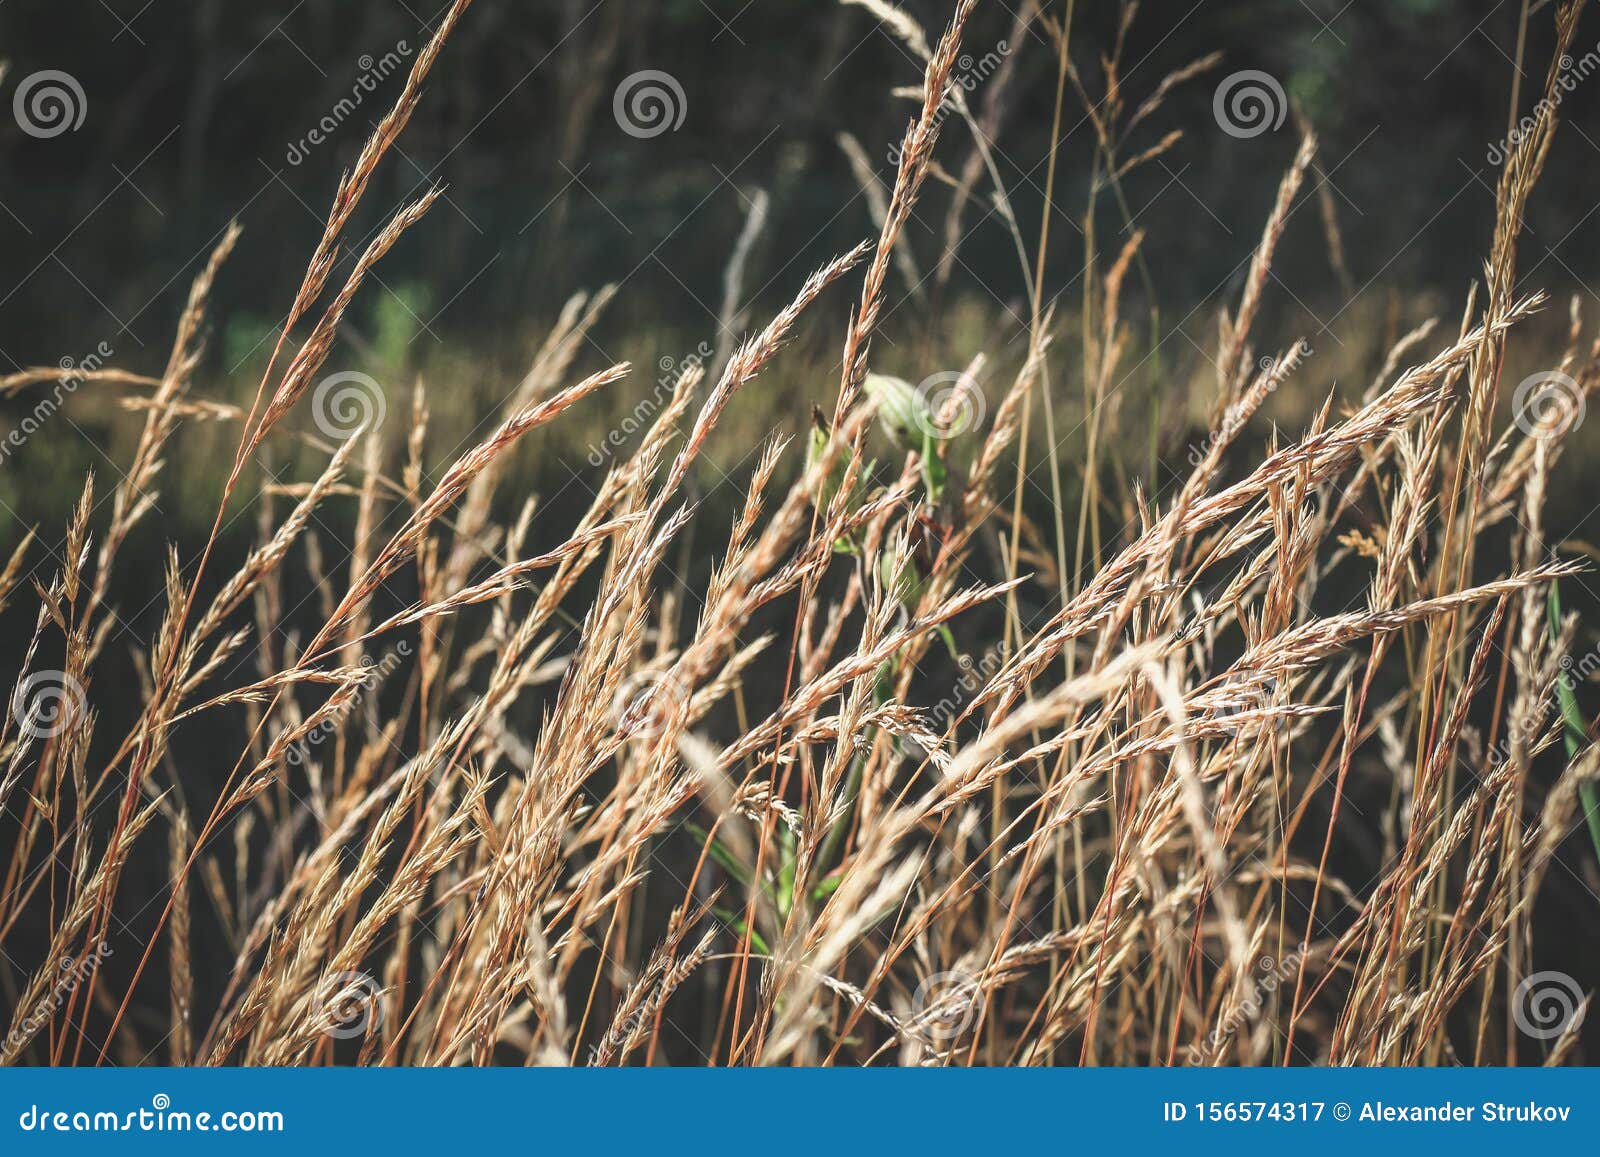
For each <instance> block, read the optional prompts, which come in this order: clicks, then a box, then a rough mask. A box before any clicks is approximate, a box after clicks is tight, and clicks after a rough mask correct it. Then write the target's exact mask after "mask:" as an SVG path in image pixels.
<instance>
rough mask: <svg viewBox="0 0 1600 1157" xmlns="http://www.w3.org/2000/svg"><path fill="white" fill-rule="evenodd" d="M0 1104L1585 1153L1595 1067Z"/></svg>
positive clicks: (115, 1093)
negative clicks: (1551, 1146)
mask: <svg viewBox="0 0 1600 1157" xmlns="http://www.w3.org/2000/svg"><path fill="white" fill-rule="evenodd" d="M0 1108H3V1116H0V1154H12V1153H49V1152H65V1151H82V1152H89V1151H94V1152H106V1153H113V1152H123V1151H131V1152H177V1151H184V1152H188V1151H202V1150H215V1151H223V1152H227V1151H233V1150H240V1151H252V1152H257V1151H258V1152H279V1153H297V1154H305V1153H323V1152H349V1151H351V1149H352V1147H355V1151H358V1152H381V1153H388V1152H390V1151H391V1150H390V1149H388V1148H384V1147H389V1146H392V1147H395V1148H393V1150H392V1151H393V1152H395V1153H397V1154H399V1153H404V1154H411V1153H421V1154H429V1153H441V1154H453V1153H455V1152H458V1151H459V1150H460V1148H461V1147H462V1146H466V1145H473V1144H477V1143H480V1142H489V1143H491V1144H495V1145H505V1146H513V1147H514V1148H510V1149H508V1150H507V1152H508V1153H517V1154H522V1153H560V1154H563V1155H566V1154H572V1153H578V1152H581V1153H584V1154H589V1153H595V1152H603V1153H612V1152H616V1153H648V1154H651V1155H652V1157H654V1155H658V1154H678V1153H682V1154H695V1155H696V1157H708V1155H716V1154H722V1153H729V1154H738V1155H740V1157H744V1155H749V1157H787V1155H791V1154H792V1155H795V1157H800V1155H804V1157H819V1155H821V1154H834V1153H857V1152H871V1153H878V1154H900V1153H911V1154H917V1155H919V1157H920V1155H922V1154H927V1153H960V1154H963V1155H972V1157H977V1155H980V1154H981V1155H984V1157H987V1155H989V1154H999V1153H1005V1154H1013V1153H1014V1154H1019V1155H1021V1154H1027V1155H1029V1157H1033V1155H1044V1154H1067V1153H1084V1152H1097V1153H1098V1152H1106V1151H1107V1147H1110V1146H1115V1147H1116V1150H1115V1151H1116V1152H1117V1153H1119V1154H1121V1153H1146V1152H1150V1153H1180V1152H1181V1153H1183V1154H1185V1157H1187V1155H1188V1154H1192V1153H1199V1152H1217V1153H1227V1154H1229V1155H1230V1157H1239V1155H1240V1154H1242V1153H1245V1152H1247V1151H1248V1150H1249V1148H1250V1147H1251V1146H1255V1145H1262V1146H1267V1145H1270V1146H1273V1147H1274V1149H1280V1148H1281V1147H1282V1146H1284V1145H1290V1146H1293V1149H1292V1150H1290V1152H1291V1153H1292V1154H1293V1157H1303V1155H1304V1154H1311V1153H1340V1154H1344V1155H1346V1157H1349V1154H1351V1153H1352V1152H1354V1153H1357V1154H1360V1155H1362V1157H1364V1155H1365V1154H1366V1153H1368V1152H1398V1151H1402V1150H1409V1151H1415V1147H1416V1146H1417V1145H1418V1144H1419V1143H1420V1144H1427V1143H1429V1142H1434V1143H1439V1144H1446V1145H1449V1146H1450V1147H1451V1150H1450V1152H1451V1154H1452V1157H1455V1155H1456V1154H1459V1153H1464V1152H1478V1151H1483V1152H1490V1151H1492V1152H1495V1153H1498V1154H1502V1155H1503V1154H1504V1153H1505V1152H1506V1149H1505V1147H1506V1146H1507V1145H1510V1144H1527V1143H1529V1142H1532V1143H1535V1144H1539V1145H1544V1144H1548V1143H1551V1142H1556V1143H1562V1144H1566V1143H1570V1142H1573V1141H1588V1142H1592V1141H1593V1140H1595V1139H1596V1137H1597V1136H1600V1129H1597V1122H1600V1070H1593V1069H1558V1070H1543V1069H1514V1070H1512V1069H1427V1070H1399V1069H1244V1070H1240V1069H1228V1070H1218V1069H1204V1070H1200V1069H1187V1070H1178V1069H1174V1070H1129V1069H1117V1070H1112V1069H1055V1070H1042V1069H1028V1070H998V1069H987V1070H984V1069H962V1070H955V1069H937V1070H935V1069H922V1070H916V1069H911V1070H906V1069H870V1070H831V1069H830V1070H748V1069H739V1070H688V1069H676V1070H674V1069H648V1070H647V1069H623V1070H534V1069H492V1070H465V1069H426V1070H424V1069H223V1070H217V1069H100V1070H69V1069H12V1070H6V1071H0ZM1352 1146H1354V1147H1356V1148H1354V1149H1353V1148H1352ZM1555 1151H1556V1150H1549V1152H1555ZM1588 1151H1590V1150H1589V1149H1588V1148H1587V1147H1586V1148H1585V1149H1583V1150H1577V1149H1563V1150H1560V1152H1564V1153H1566V1152H1571V1153H1577V1152H1588Z"/></svg>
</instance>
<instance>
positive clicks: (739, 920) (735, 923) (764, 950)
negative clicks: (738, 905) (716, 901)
mask: <svg viewBox="0 0 1600 1157" xmlns="http://www.w3.org/2000/svg"><path fill="white" fill-rule="evenodd" d="M711 914H712V915H713V916H715V917H716V918H717V919H718V920H721V921H722V922H723V923H724V924H726V925H727V926H728V927H729V928H732V929H733V930H734V931H735V932H737V933H738V934H739V935H740V936H748V937H750V946H751V947H752V948H754V949H755V950H756V951H757V952H759V953H761V954H762V955H763V956H771V955H772V949H770V948H768V947H767V942H766V941H765V940H764V939H762V937H761V933H759V932H757V931H756V930H755V929H754V928H751V927H750V926H749V925H748V924H746V923H745V922H744V917H742V916H736V915H734V914H733V913H732V912H730V911H728V909H726V908H713V909H711Z"/></svg>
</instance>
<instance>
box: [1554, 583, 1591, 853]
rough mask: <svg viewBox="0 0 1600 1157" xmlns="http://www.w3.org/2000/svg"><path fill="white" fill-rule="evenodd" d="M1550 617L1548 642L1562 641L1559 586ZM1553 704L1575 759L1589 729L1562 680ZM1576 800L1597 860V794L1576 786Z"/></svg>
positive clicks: (1585, 786)
mask: <svg viewBox="0 0 1600 1157" xmlns="http://www.w3.org/2000/svg"><path fill="white" fill-rule="evenodd" d="M1547 607H1548V610H1549V618H1550V641H1551V642H1552V643H1556V642H1557V640H1559V639H1560V638H1561V592H1560V590H1559V589H1558V584H1557V583H1556V582H1554V581H1552V582H1551V583H1550V599H1549V602H1548V604H1547ZM1556 703H1557V704H1558V705H1559V706H1560V708H1561V720H1562V723H1563V724H1564V726H1563V727H1562V729H1561V734H1562V738H1563V739H1564V740H1565V742H1566V748H1567V759H1568V761H1571V760H1573V759H1575V758H1577V755H1578V753H1579V752H1580V751H1582V750H1583V748H1584V745H1585V744H1587V743H1588V741H1589V729H1588V727H1587V726H1586V725H1585V724H1584V721H1583V711H1582V710H1581V709H1580V708H1579V707H1578V697H1577V695H1575V694H1574V693H1573V690H1572V685H1571V684H1570V683H1568V682H1567V681H1566V680H1565V679H1557V680H1556ZM1578 798H1579V800H1580V802H1581V803H1582V804H1583V815H1584V818H1585V819H1586V820H1588V822H1589V841H1590V842H1591V843H1592V844H1594V854H1595V858H1596V859H1600V792H1596V790H1595V785H1594V784H1592V783H1580V784H1579V785H1578Z"/></svg>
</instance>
